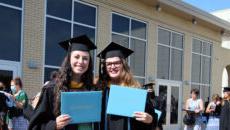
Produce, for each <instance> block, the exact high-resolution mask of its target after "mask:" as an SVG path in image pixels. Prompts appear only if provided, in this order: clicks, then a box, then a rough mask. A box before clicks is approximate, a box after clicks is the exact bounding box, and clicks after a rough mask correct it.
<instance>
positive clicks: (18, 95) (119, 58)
mask: <svg viewBox="0 0 230 130" xmlns="http://www.w3.org/2000/svg"><path fill="white" fill-rule="evenodd" d="M60 45H61V47H62V48H64V50H66V52H67V54H66V57H65V58H64V60H63V63H62V66H61V68H60V69H59V70H58V71H54V72H52V73H51V76H50V81H47V82H46V83H45V84H44V85H43V86H42V88H41V92H38V93H37V94H36V95H35V96H34V97H33V98H32V101H31V102H30V103H29V99H28V97H27V94H26V92H25V91H24V90H23V83H22V80H21V79H20V77H16V78H14V79H12V81H11V86H9V87H6V86H5V85H4V84H3V83H2V82H0V100H1V101H0V126H1V127H0V130H27V129H28V130H48V129H49V130H61V129H66V130H72V129H74V130H75V129H77V130H127V129H128V128H129V130H142V129H143V130H163V124H164V122H165V119H166V97H165V96H164V95H161V94H160V95H159V96H156V95H155V92H154V87H153V86H154V84H153V83H151V84H147V85H144V86H142V85H141V84H140V83H139V82H138V81H137V80H135V79H134V77H133V75H132V72H131V70H130V67H129V66H128V64H127V60H126V59H127V58H128V57H129V56H130V55H131V54H132V53H133V51H132V50H130V49H128V48H125V47H123V46H121V45H119V44H116V43H114V42H111V43H110V44H109V45H108V46H107V47H106V48H104V49H103V50H102V51H101V52H100V53H99V54H98V57H99V58H100V65H99V76H98V77H97V78H94V77H93V62H92V57H91V53H90V51H92V50H94V49H96V48H97V47H96V46H95V44H94V43H92V42H91V41H90V39H89V38H88V37H87V36H85V35H82V36H79V37H76V38H72V39H69V40H66V41H64V42H61V43H60ZM111 84H116V85H121V86H127V87H133V88H139V89H146V90H148V96H147V99H146V105H145V108H146V109H145V111H144V112H136V113H134V118H131V119H130V118H127V117H122V116H114V115H107V114H106V104H107V101H108V100H107V99H108V96H109V91H110V85H111ZM63 91H64V92H72V91H75V92H80V91H102V92H103V96H102V113H101V117H102V118H101V122H100V123H93V122H91V123H83V124H77V125H69V123H70V121H71V115H65V114H61V113H60V102H61V101H60V93H61V92H63ZM173 99H174V97H172V100H173ZM173 101H174V104H175V108H173V107H172V108H173V109H172V111H177V110H178V107H176V106H177V104H178V102H176V100H175V99H174V100H173ZM204 104H205V103H204V102H203V100H202V99H200V98H199V90H198V89H192V90H191V97H190V98H189V99H187V100H186V103H185V108H184V109H183V110H184V111H185V113H186V119H184V120H186V121H187V122H186V121H185V122H186V123H185V127H184V130H204V129H206V130H230V127H229V124H230V122H229V120H230V119H229V118H230V88H225V89H224V97H223V98H221V97H220V96H219V95H218V94H214V95H213V96H212V100H211V101H210V102H209V103H207V105H204ZM155 110H157V111H161V113H162V114H161V115H158V114H157V113H155ZM204 113H205V114H204ZM174 114H177V115H175V117H177V116H178V113H174ZM158 116H160V117H158ZM204 117H205V118H204ZM172 119H173V118H172ZM204 124H205V125H204Z"/></svg>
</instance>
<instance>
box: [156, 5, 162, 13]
mask: <svg viewBox="0 0 230 130" xmlns="http://www.w3.org/2000/svg"><path fill="white" fill-rule="evenodd" d="M161 10H162V8H161V6H160V4H157V5H156V11H158V12H160V11H161Z"/></svg>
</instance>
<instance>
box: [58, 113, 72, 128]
mask: <svg viewBox="0 0 230 130" xmlns="http://www.w3.org/2000/svg"><path fill="white" fill-rule="evenodd" d="M70 121H71V118H70V116H69V115H60V116H58V117H57V118H56V129H57V130H60V129H63V128H64V127H65V126H66V125H68V124H69V123H70Z"/></svg>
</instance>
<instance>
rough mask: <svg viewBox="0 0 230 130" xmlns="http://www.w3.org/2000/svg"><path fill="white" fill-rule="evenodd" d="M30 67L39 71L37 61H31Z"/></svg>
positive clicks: (29, 62)
mask: <svg viewBox="0 0 230 130" xmlns="http://www.w3.org/2000/svg"><path fill="white" fill-rule="evenodd" d="M27 65H28V67H29V68H30V69H37V68H38V63H37V61H35V60H32V59H30V60H29V61H28V63H27Z"/></svg>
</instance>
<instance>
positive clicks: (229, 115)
mask: <svg viewBox="0 0 230 130" xmlns="http://www.w3.org/2000/svg"><path fill="white" fill-rule="evenodd" d="M220 130H230V101H227V100H224V105H223V107H222V109H221V114H220Z"/></svg>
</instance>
